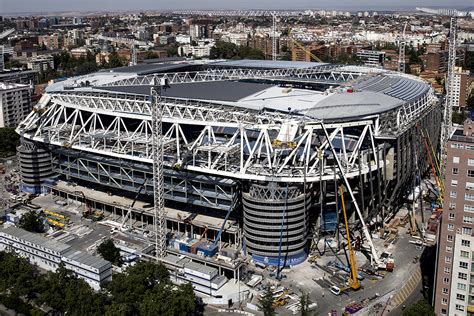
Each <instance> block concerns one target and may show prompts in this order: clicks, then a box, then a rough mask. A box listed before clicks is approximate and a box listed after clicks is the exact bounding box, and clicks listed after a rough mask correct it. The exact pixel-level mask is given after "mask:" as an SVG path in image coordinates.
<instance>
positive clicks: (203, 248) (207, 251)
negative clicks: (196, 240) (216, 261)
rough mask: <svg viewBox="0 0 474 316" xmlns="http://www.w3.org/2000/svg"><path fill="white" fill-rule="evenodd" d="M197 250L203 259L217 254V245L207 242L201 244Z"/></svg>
mask: <svg viewBox="0 0 474 316" xmlns="http://www.w3.org/2000/svg"><path fill="white" fill-rule="evenodd" d="M197 249H198V251H199V252H202V253H203V255H204V256H205V257H213V256H215V254H216V253H217V245H213V244H211V243H208V242H205V243H202V244H201V245H199V247H198V248H197Z"/></svg>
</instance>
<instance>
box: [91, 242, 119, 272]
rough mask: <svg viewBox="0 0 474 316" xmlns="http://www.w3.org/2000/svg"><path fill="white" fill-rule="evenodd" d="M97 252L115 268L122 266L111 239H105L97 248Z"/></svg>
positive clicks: (117, 250) (117, 251)
mask: <svg viewBox="0 0 474 316" xmlns="http://www.w3.org/2000/svg"><path fill="white" fill-rule="evenodd" d="M97 252H98V253H99V254H100V255H101V256H102V258H104V259H105V260H108V261H110V262H112V263H113V264H115V265H117V266H121V265H122V256H121V255H120V250H119V249H118V248H117V247H116V246H115V244H114V242H113V241H112V239H107V240H105V241H104V242H102V243H101V244H100V245H99V247H97Z"/></svg>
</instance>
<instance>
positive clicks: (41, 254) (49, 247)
mask: <svg viewBox="0 0 474 316" xmlns="http://www.w3.org/2000/svg"><path fill="white" fill-rule="evenodd" d="M8 250H11V251H14V252H16V253H17V254H19V255H20V256H21V257H24V258H27V259H28V260H29V261H30V262H31V263H32V264H36V265H38V267H40V268H42V269H44V270H48V271H55V270H56V269H57V268H58V267H59V264H61V263H63V264H64V265H65V267H66V268H67V269H69V270H71V271H73V272H74V273H75V274H76V276H77V277H78V278H81V279H83V280H84V281H86V282H87V283H88V284H89V285H90V286H91V287H93V288H94V289H99V288H100V285H101V284H102V283H104V282H105V281H109V280H111V279H112V264H111V263H110V262H109V261H107V260H104V259H102V258H99V257H95V256H92V255H90V254H88V253H86V252H83V251H80V250H76V249H73V248H72V247H71V246H69V245H68V244H65V243H62V242H59V241H57V240H54V239H51V238H47V237H44V236H41V235H38V234H33V233H30V232H28V231H26V230H23V229H20V228H18V227H15V226H9V227H7V228H3V229H0V251H8Z"/></svg>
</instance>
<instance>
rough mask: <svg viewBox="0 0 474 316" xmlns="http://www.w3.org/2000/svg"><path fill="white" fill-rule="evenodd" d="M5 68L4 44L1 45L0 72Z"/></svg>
mask: <svg viewBox="0 0 474 316" xmlns="http://www.w3.org/2000/svg"><path fill="white" fill-rule="evenodd" d="M4 69H5V61H4V59H3V45H0V72H2V71H3V70H4Z"/></svg>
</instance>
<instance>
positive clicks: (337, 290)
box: [330, 285, 341, 295]
mask: <svg viewBox="0 0 474 316" xmlns="http://www.w3.org/2000/svg"><path fill="white" fill-rule="evenodd" d="M330 290H331V293H332V294H334V295H339V294H341V289H340V288H338V287H337V286H335V285H333V286H331V289H330Z"/></svg>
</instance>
